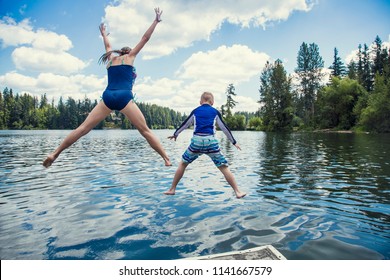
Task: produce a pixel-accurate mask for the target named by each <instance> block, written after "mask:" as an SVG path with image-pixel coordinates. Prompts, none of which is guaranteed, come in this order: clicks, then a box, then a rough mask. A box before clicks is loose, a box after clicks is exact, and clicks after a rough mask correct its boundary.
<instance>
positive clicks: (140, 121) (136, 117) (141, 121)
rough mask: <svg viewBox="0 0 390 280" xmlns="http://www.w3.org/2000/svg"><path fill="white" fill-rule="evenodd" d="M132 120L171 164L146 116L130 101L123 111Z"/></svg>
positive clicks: (168, 164)
mask: <svg viewBox="0 0 390 280" xmlns="http://www.w3.org/2000/svg"><path fill="white" fill-rule="evenodd" d="M121 112H122V113H123V114H125V116H126V117H127V118H128V119H129V120H130V122H131V123H132V124H133V125H134V126H135V127H136V128H137V129H138V131H139V132H140V133H141V135H142V136H143V137H144V138H145V139H146V141H148V143H149V145H150V146H151V147H152V148H153V149H154V150H155V151H156V152H157V153H158V154H159V155H160V156H161V157H162V158H163V160H164V162H165V165H166V166H171V165H172V164H171V161H170V160H169V157H168V155H167V154H166V152H165V150H164V148H163V147H162V145H161V144H160V141H159V140H158V138H157V137H156V136H155V135H154V134H153V132H152V131H151V130H150V129H149V127H148V126H147V124H146V121H145V117H144V115H143V114H142V112H141V110H140V109H139V108H138V106H137V104H135V103H134V102H133V101H130V102H129V104H127V105H126V107H125V108H124V109H123V110H122V111H121Z"/></svg>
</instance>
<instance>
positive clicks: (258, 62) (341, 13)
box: [0, 0, 390, 113]
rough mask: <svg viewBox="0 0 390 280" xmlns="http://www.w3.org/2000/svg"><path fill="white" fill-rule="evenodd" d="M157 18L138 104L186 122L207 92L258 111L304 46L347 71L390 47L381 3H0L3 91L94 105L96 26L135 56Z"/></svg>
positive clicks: (143, 61) (101, 76)
mask: <svg viewBox="0 0 390 280" xmlns="http://www.w3.org/2000/svg"><path fill="white" fill-rule="evenodd" d="M157 6H159V7H160V8H161V9H162V10H163V15H162V19H163V21H162V22H161V23H160V24H159V25H158V26H157V28H156V30H155V33H154V34H153V36H152V39H151V40H150V41H149V43H148V44H147V45H146V46H145V48H144V49H143V50H142V52H141V53H140V54H139V56H138V57H137V59H136V61H135V66H136V68H137V72H138V78H137V81H136V84H135V86H134V92H135V93H136V96H137V100H138V101H143V102H149V103H155V104H158V105H162V106H168V107H170V108H172V109H175V110H178V111H182V112H186V113H188V112H189V111H190V110H191V109H192V108H194V107H195V106H197V105H198V104H199V96H200V94H201V93H202V92H203V91H211V92H213V93H214V95H215V97H216V104H215V106H216V107H220V106H221V105H222V104H223V103H224V102H225V91H226V88H227V86H228V85H229V84H230V83H233V84H234V85H235V87H236V94H237V98H236V99H237V101H238V102H239V104H238V105H237V108H236V109H237V110H245V111H255V110H257V108H258V104H257V103H256V101H257V100H258V99H259V93H258V88H259V76H260V74H261V71H262V69H263V67H264V64H265V62H266V61H267V60H270V61H274V60H276V59H278V58H279V59H281V60H282V61H283V62H284V66H285V68H286V70H287V72H288V73H289V74H292V73H293V72H294V68H295V67H296V57H297V53H298V50H299V47H300V45H301V44H302V42H306V43H313V42H314V43H316V44H317V45H318V46H319V48H320V54H321V55H322V57H323V59H324V61H325V67H329V66H330V65H331V63H332V60H333V49H334V47H337V48H338V50H339V55H340V56H341V58H342V59H343V60H344V61H345V63H347V62H348V61H349V60H350V59H351V57H352V54H353V52H354V51H356V49H357V46H358V44H364V43H366V44H368V45H370V44H371V43H372V42H373V41H374V39H375V37H376V35H379V37H380V38H381V39H382V41H383V42H385V44H386V46H388V45H387V44H388V42H389V37H390V16H389V15H390V1H388V0H387V1H386V0H371V1H369V0H316V1H313V0H311V1H307V0H306V1H305V0H279V1H274V0H242V1H236V0H228V1H222V0H221V1H215V0H214V1H211V0H197V1H195V0H192V1H184V0H175V1H173V0H170V1H168V0H160V1H142V0H117V1H105V0H79V1H66V0H56V1H52V0H40V1H32V0H24V1H22V0H6V1H5V0H0V59H1V63H0V90H1V91H2V90H3V89H4V88H5V87H8V88H12V89H13V91H14V92H19V93H24V92H27V93H29V94H32V95H37V96H40V95H41V94H43V93H46V94H47V96H48V98H49V99H50V100H51V99H52V98H54V100H55V101H57V100H58V98H59V96H63V97H65V98H67V97H68V96H71V97H73V98H75V99H83V98H84V97H85V96H86V97H88V98H90V99H98V100H100V96H101V93H102V92H103V90H104V88H105V86H106V83H107V80H106V70H105V68H104V66H102V65H98V64H97V60H98V58H99V57H100V55H101V54H102V53H103V52H104V47H103V43H102V39H101V37H100V34H99V30H98V25H99V24H100V23H101V22H105V23H106V24H107V25H108V28H109V32H110V33H111V34H110V36H109V38H110V40H111V42H112V44H113V46H114V48H121V47H123V46H130V47H132V46H134V45H135V44H136V43H137V42H138V41H139V40H140V38H141V37H142V35H143V33H144V32H145V30H146V29H147V28H148V27H149V25H150V24H151V22H152V21H153V19H154V11H153V8H154V7H157Z"/></svg>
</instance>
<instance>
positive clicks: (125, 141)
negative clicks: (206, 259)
mask: <svg viewBox="0 0 390 280" xmlns="http://www.w3.org/2000/svg"><path fill="white" fill-rule="evenodd" d="M67 133H69V132H68V131H31V132H28V131H12V132H9V131H0V147H1V149H0V174H1V175H0V176H1V183H0V217H1V218H0V228H1V231H2V234H1V236H0V248H1V250H0V257H1V259H176V258H182V257H190V256H198V255H204V254H210V253H221V252H226V251H229V250H240V249H248V248H251V247H254V246H260V245H265V244H272V245H274V246H275V247H277V248H278V249H279V250H280V251H281V252H282V253H283V254H284V255H285V256H286V257H287V258H289V259H389V258H390V247H389V244H390V242H389V241H390V226H389V224H390V218H389V215H390V208H389V197H390V192H389V185H390V166H389V165H390V163H389V159H388V157H389V155H388V151H389V150H390V142H389V141H388V138H387V136H386V135H351V134H348V135H345V134H314V133H294V134H275V133H274V134H273V133H263V132H236V133H234V134H235V137H236V138H237V140H238V143H239V144H240V146H241V148H242V151H238V150H237V149H236V148H235V147H234V146H232V145H231V144H230V143H228V141H227V139H226V138H225V137H224V136H223V135H222V133H219V134H218V137H219V138H220V142H221V148H222V150H223V152H224V154H225V155H226V157H227V159H228V161H229V163H230V168H231V170H232V172H233V173H234V174H235V176H236V179H237V182H238V184H239V185H240V188H242V189H243V190H244V191H246V192H247V193H248V196H247V197H245V199H242V200H237V199H235V198H234V195H233V192H232V190H231V188H230V187H229V186H228V185H227V183H226V181H225V180H224V178H223V176H222V175H221V173H220V172H219V171H218V170H217V169H216V168H215V167H214V166H213V164H212V162H211V160H210V159H209V158H208V157H207V156H204V157H201V158H199V159H198V160H197V161H196V162H195V163H194V164H193V165H190V167H189V168H188V171H187V172H186V173H185V175H184V177H183V180H182V181H181V183H180V184H179V186H178V191H177V195H176V196H174V197H167V196H164V195H162V192H163V191H165V190H166V189H167V188H168V187H169V185H170V183H171V181H172V179H173V175H174V172H175V166H177V163H178V162H179V160H180V156H181V154H182V153H183V151H184V150H185V148H186V147H187V145H188V143H189V139H190V137H191V132H190V131H186V132H183V133H182V134H181V135H180V138H179V139H178V140H177V141H176V142H172V141H169V140H167V139H166V138H167V136H169V135H170V134H171V131H156V134H157V136H158V137H159V138H160V140H161V141H162V143H163V145H164V147H166V150H167V152H168V154H169V155H170V156H171V159H172V162H173V164H174V167H172V168H166V167H164V166H163V162H161V161H160V160H159V157H158V156H157V155H156V154H155V153H154V152H153V151H152V150H151V148H150V147H149V146H148V144H147V143H146V142H145V140H144V139H143V138H141V137H140V136H139V134H138V133H137V132H136V131H110V132H107V131H93V132H91V134H89V135H87V136H86V137H85V138H83V139H82V140H80V141H79V142H78V143H76V144H75V145H74V146H73V147H72V148H71V149H69V150H67V151H66V152H65V153H64V154H63V155H61V157H60V159H59V160H58V162H56V163H55V164H54V165H53V166H52V167H51V168H49V169H47V170H46V169H44V168H43V167H42V166H41V165H40V163H41V160H42V159H43V158H44V157H45V155H46V154H47V153H49V152H50V151H51V150H52V149H53V148H54V147H55V146H56V145H58V143H59V142H60V141H61V140H62V139H63V137H64V136H65V135H66V134H67Z"/></svg>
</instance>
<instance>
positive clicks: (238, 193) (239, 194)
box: [236, 192, 246, 198]
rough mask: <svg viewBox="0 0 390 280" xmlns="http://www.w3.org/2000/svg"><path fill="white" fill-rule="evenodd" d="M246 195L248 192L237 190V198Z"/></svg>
mask: <svg viewBox="0 0 390 280" xmlns="http://www.w3.org/2000/svg"><path fill="white" fill-rule="evenodd" d="M244 196H246V193H244V192H236V197H237V198H243V197H244Z"/></svg>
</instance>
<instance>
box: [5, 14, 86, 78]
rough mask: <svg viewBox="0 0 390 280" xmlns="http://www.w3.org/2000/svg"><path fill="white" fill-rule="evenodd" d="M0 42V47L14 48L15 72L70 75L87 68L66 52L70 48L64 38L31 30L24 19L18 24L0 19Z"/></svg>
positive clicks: (10, 19)
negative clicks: (16, 70)
mask: <svg viewBox="0 0 390 280" xmlns="http://www.w3.org/2000/svg"><path fill="white" fill-rule="evenodd" d="M0 41H1V42H2V46H3V47H16V48H15V49H14V51H13V52H12V59H13V62H14V64H15V66H16V69H18V70H28V71H37V72H46V71H50V72H53V73H57V74H70V73H75V72H78V71H80V70H82V69H84V68H85V67H86V66H88V63H87V62H84V61H82V60H80V59H78V58H77V57H75V56H73V55H71V54H69V53H68V52H67V51H68V50H70V49H71V48H72V42H71V41H70V40H69V39H68V37H66V36H65V35H60V34H57V33H54V32H52V31H47V30H44V29H39V30H37V31H34V30H33V28H32V26H31V23H30V21H29V20H28V19H24V20H22V21H21V22H19V23H17V22H16V21H15V20H14V19H12V18H10V17H5V18H3V19H2V20H0Z"/></svg>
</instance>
